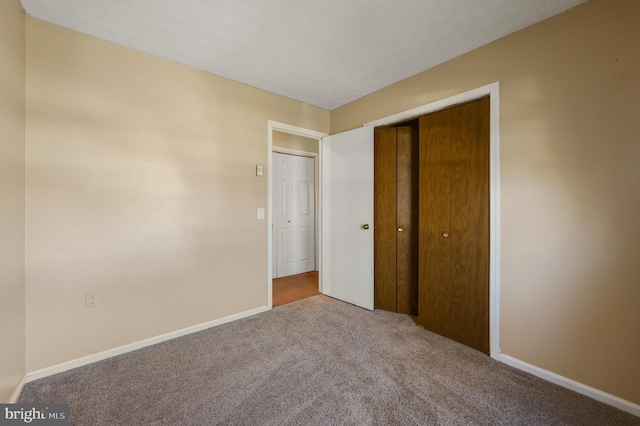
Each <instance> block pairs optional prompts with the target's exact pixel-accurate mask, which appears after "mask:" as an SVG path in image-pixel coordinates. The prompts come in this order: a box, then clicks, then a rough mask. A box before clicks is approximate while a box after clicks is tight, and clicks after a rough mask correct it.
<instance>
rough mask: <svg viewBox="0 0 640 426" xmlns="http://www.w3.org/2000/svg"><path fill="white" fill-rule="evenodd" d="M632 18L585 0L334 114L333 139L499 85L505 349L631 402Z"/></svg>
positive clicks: (639, 105)
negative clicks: (377, 121)
mask: <svg viewBox="0 0 640 426" xmlns="http://www.w3.org/2000/svg"><path fill="white" fill-rule="evenodd" d="M638 22H640V2H638V1H635V0H591V1H589V2H587V3H585V4H583V5H581V6H579V7H576V8H575V9H572V10H570V11H568V12H566V13H564V14H561V15H558V16H556V17H554V18H551V19H549V20H546V21H543V22H541V23H539V24H537V25H534V26H532V27H529V28H526V29H524V30H522V31H519V32H517V33H515V34H512V35H510V36H507V37H505V38H503V39H501V40H498V41H496V42H494V43H491V44H489V45H487V46H484V47H481V48H479V49H477V50H475V51H473V52H470V53H468V54H465V55H463V56H461V57H458V58H456V59H454V60H451V61H449V62H447V63H445V64H443V65H441V66H438V67H436V68H433V69H431V70H428V71H425V72H423V73H421V74H418V75H416V76H414V77H411V78H409V79H407V80H405V81H402V82H400V83H398V84H395V85H393V86H391V87H389V88H386V89H383V90H381V91H379V92H377V93H375V94H372V95H370V96H367V97H365V98H363V99H360V100H358V101H356V102H353V103H351V104H349V105H346V106H344V107H342V108H339V109H337V110H334V111H332V112H331V133H336V132H340V131H344V130H347V129H352V128H355V127H359V126H361V125H362V124H363V123H364V122H367V121H371V120H374V119H377V118H381V117H386V116H389V115H391V114H394V113H397V112H400V111H404V110H408V109H410V108H413V107H416V106H420V105H424V104H427V103H429V102H432V101H435V100H438V99H442V98H445V97H448V96H451V95H454V94H457V93H461V92H464V91H467V90H469V89H472V88H475V87H479V86H482V85H485V84H488V83H491V82H494V81H500V90H501V96H500V108H501V109H500V114H501V115H500V132H501V133H500V137H501V140H500V144H501V161H500V168H501V179H500V190H501V200H502V204H501V233H502V239H501V250H502V255H501V259H500V262H501V269H500V272H501V278H502V281H501V283H502V288H501V290H502V291H501V321H500V330H501V345H502V351H503V353H505V354H508V355H512V356H514V357H516V358H518V359H520V360H523V361H526V362H528V363H531V364H534V365H536V366H539V367H541V368H544V369H547V370H550V371H553V372H555V373H558V374H561V375H563V376H566V377H569V378H571V379H574V380H577V381H579V382H582V383H585V384H587V385H590V386H593V387H595V388H598V389H601V390H603V391H605V392H608V393H612V394H614V395H617V396H619V397H622V398H624V399H627V400H630V401H632V402H634V403H640V386H639V385H638V384H639V383H640V368H638V360H640V305H639V301H640V262H639V261H638V253H640V220H639V218H640V186H639V182H640V119H639V117H640V101H639V99H640V44H639V42H640V25H638ZM418 54H419V53H418Z"/></svg>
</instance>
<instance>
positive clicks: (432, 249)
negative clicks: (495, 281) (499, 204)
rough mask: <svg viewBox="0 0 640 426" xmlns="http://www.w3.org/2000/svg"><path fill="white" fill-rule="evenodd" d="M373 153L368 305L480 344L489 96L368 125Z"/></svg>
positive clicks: (484, 324)
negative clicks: (397, 120) (371, 268)
mask: <svg viewBox="0 0 640 426" xmlns="http://www.w3.org/2000/svg"><path fill="white" fill-rule="evenodd" d="M406 124H410V125H408V126H407V125H406ZM405 129H406V130H405ZM408 129H410V130H408ZM394 131H395V135H394ZM407 133H409V134H410V136H408V135H407ZM394 140H395V144H394V142H393V141H394ZM406 140H412V141H415V140H417V141H418V142H417V143H415V142H413V143H408V142H399V141H406ZM405 145H409V146H411V147H412V148H411V155H410V156H409V157H410V160H409V162H408V163H405V162H404V161H406V160H404V158H405V156H404V154H403V153H405V152H407V148H406V147H405ZM394 146H395V152H394ZM375 156H376V158H375V161H374V171H375V174H374V183H375V188H374V191H375V201H374V213H375V222H374V225H375V228H374V230H375V235H374V238H375V245H374V249H375V257H374V268H375V269H374V282H375V286H374V288H375V302H376V308H378V309H385V310H390V311H395V312H402V313H408V314H412V315H415V314H416V311H415V310H413V309H414V308H415V307H417V323H418V325H420V326H422V327H424V328H425V329H427V330H430V331H433V332H435V333H438V334H440V335H442V336H445V337H448V338H450V339H453V340H456V341H458V342H460V343H463V344H465V345H467V346H470V347H472V348H475V349H477V350H479V351H481V352H484V353H489V98H483V99H480V100H476V101H472V102H469V103H465V104H461V105H456V106H453V107H451V108H448V109H445V110H441V111H437V112H434V113H431V114H427V115H424V116H422V117H419V119H418V120H417V125H416V121H412V122H409V123H401V124H400V125H398V126H395V127H388V128H381V129H376V133H375ZM378 157H381V158H378ZM394 162H395V169H394V167H393V164H394ZM378 173H379V174H380V176H378ZM407 179H408V180H407ZM393 188H395V193H394V191H393ZM409 192H410V193H411V194H412V195H411V196H410V199H411V206H410V207H409V211H410V212H411V213H410V215H409V219H408V220H407V218H406V217H405V216H404V213H403V212H404V211H406V210H405V209H406V207H403V205H404V204H403V203H404V202H405V201H403V200H405V199H406V198H407V195H406V194H407V193H409ZM394 197H395V198H394ZM394 215H395V216H394ZM394 222H395V233H393V232H392V229H391V224H394ZM407 223H408V224H407ZM394 244H395V252H394V250H393V246H394ZM407 250H409V254H408V255H407V254H406V253H407ZM378 251H380V252H378ZM407 258H409V259H410V260H409V261H408V260H407ZM407 268H409V272H407ZM406 276H410V277H416V279H415V281H412V280H411V279H409V280H408V283H409V284H407V280H406V278H405V277H406ZM394 284H395V286H394ZM406 289H408V291H407V290H406ZM394 292H395V306H394ZM407 298H408V299H409V300H406V299H407ZM407 307H409V309H407Z"/></svg>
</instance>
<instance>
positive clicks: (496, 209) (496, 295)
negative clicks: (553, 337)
mask: <svg viewBox="0 0 640 426" xmlns="http://www.w3.org/2000/svg"><path fill="white" fill-rule="evenodd" d="M487 95H489V97H490V99H489V100H490V106H489V110H490V112H489V114H490V116H489V348H490V349H489V351H490V355H491V358H494V359H499V358H500V352H501V349H500V83H499V82H495V83H491V84H487V85H486V86H482V87H478V88H476V89H472V90H469V91H467V92H464V93H460V94H457V95H454V96H451V97H448V98H446V99H441V100H439V101H435V102H431V103H430V104H427V105H422V106H419V107H417V108H413V109H410V110H408V111H404V112H400V113H398V114H394V115H390V116H389V117H384V118H381V119H379V120H375V121H371V122H369V123H365V124H364V126H374V127H378V126H385V125H388V124H394V123H399V122H402V121H406V120H409V119H413V118H416V117H419V116H421V115H424V114H428V113H430V112H435V111H438V110H441V109H444V108H447V107H450V106H453V105H456V104H460V103H463V102H468V101H472V100H475V99H478V98H481V97H483V96H487Z"/></svg>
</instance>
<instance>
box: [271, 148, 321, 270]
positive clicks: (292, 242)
mask: <svg viewBox="0 0 640 426" xmlns="http://www.w3.org/2000/svg"><path fill="white" fill-rule="evenodd" d="M273 165H274V175H273V182H274V187H275V194H274V201H275V202H274V204H275V209H274V210H275V211H274V218H275V223H274V231H275V232H274V233H275V236H276V237H275V238H274V240H275V241H274V245H275V247H274V248H275V250H274V253H276V258H277V262H275V263H276V264H277V268H276V269H275V270H274V277H286V276H289V275H295V274H301V273H303V272H309V271H313V270H315V206H314V199H315V197H314V186H315V171H314V160H313V158H309V157H300V156H297V155H289V154H281V153H274V154H273Z"/></svg>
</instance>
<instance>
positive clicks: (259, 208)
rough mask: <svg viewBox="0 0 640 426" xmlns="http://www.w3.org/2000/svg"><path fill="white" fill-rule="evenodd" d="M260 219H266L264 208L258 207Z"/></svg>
mask: <svg viewBox="0 0 640 426" xmlns="http://www.w3.org/2000/svg"><path fill="white" fill-rule="evenodd" d="M258 219H260V220H262V219H264V208H262V207H258Z"/></svg>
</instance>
